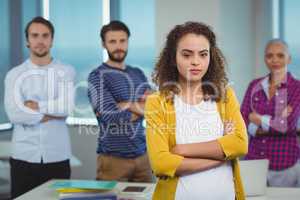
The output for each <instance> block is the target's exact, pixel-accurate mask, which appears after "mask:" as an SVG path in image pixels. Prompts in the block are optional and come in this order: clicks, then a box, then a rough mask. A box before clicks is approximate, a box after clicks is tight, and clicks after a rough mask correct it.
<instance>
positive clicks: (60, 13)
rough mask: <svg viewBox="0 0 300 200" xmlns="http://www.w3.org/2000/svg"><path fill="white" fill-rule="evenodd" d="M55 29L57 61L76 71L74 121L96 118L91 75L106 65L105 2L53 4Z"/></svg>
mask: <svg viewBox="0 0 300 200" xmlns="http://www.w3.org/2000/svg"><path fill="white" fill-rule="evenodd" d="M49 11H50V12H49V16H50V21H51V22H53V24H54V27H55V36H54V44H53V48H52V54H53V57H55V58H57V59H60V60H61V61H62V62H66V63H68V64H71V65H73V66H74V68H75V69H76V79H77V80H76V108H75V110H74V114H73V115H72V117H88V118H91V117H94V114H93V112H92V109H91V107H90V104H89V101H88V97H87V77H88V74H89V73H90V72H91V71H92V70H93V69H94V68H96V67H98V66H99V65H100V64H101V63H102V46H101V41H100V36H99V34H100V32H99V31H100V28H101V26H102V1H99V0H89V1H82V0H64V1H61V0H51V1H50V4H49Z"/></svg>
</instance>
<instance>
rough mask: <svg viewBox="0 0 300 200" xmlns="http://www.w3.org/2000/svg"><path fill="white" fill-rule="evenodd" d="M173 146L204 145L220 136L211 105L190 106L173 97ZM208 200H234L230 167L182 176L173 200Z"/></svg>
mask: <svg viewBox="0 0 300 200" xmlns="http://www.w3.org/2000/svg"><path fill="white" fill-rule="evenodd" d="M174 103H175V112H176V143H177V144H187V143H196V142H206V141H211V140H214V139H217V138H219V137H221V136H223V123H222V120H221V117H220V115H219V113H218V110H217V104H216V103H215V102H212V101H202V102H201V103H200V104H198V105H189V104H186V103H185V102H183V101H182V100H181V99H180V98H179V97H178V96H175V100H174ZM186 199H209V200H221V199H222V200H234V199H235V192H234V183H233V174H232V167H231V165H230V162H227V163H225V164H223V165H221V166H219V167H216V168H212V169H210V170H206V171H202V172H198V173H194V174H191V175H186V176H181V177H180V178H179V180H178V185H177V189H176V200H186Z"/></svg>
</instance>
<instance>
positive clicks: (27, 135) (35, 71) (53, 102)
mask: <svg viewBox="0 0 300 200" xmlns="http://www.w3.org/2000/svg"><path fill="white" fill-rule="evenodd" d="M74 78H75V71H74V69H73V67H71V66H69V65H64V64H62V63H60V62H59V61H57V60H53V61H52V62H51V63H50V64H48V65H46V66H41V67H39V66H37V65H35V64H33V63H32V62H31V60H30V59H28V60H26V61H25V62H24V63H22V64H21V65H19V66H17V67H14V68H13V69H11V70H10V71H9V72H8V73H7V75H6V77H5V94H4V104H5V110H6V113H7V115H8V118H9V119H10V121H11V123H13V124H14V129H13V137H12V157H13V158H14V159H19V160H24V161H27V162H32V163H40V162H41V159H43V162H44V163H50V162H58V161H62V160H65V159H69V158H70V156H71V147H70V138H69V134H68V128H67V125H66V123H65V120H62V119H61V120H50V121H47V122H45V123H41V120H42V118H43V117H44V115H46V114H47V115H51V116H60V117H67V116H68V114H69V113H70V112H71V110H72V109H73V105H74ZM28 100H33V101H36V102H38V104H39V108H40V110H39V111H33V110H31V109H29V108H28V107H25V106H24V102H25V101H28Z"/></svg>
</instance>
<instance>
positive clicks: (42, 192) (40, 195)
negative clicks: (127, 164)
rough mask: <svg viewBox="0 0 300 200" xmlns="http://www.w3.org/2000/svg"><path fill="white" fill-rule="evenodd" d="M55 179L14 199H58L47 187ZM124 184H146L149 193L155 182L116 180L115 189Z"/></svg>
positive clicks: (122, 186)
mask: <svg viewBox="0 0 300 200" xmlns="http://www.w3.org/2000/svg"><path fill="white" fill-rule="evenodd" d="M55 181H57V180H50V181H48V182H46V183H44V184H42V185H40V186H38V187H36V188H34V189H33V190H31V191H29V192H27V193H25V194H23V195H21V196H20V197H18V198H16V200H33V199H43V200H57V199H58V193H57V192H56V191H55V190H54V189H52V188H49V186H50V185H52V184H53V183H54V182H55ZM126 186H146V187H148V188H150V189H151V193H153V191H154V188H155V184H154V183H128V182H118V183H117V185H116V190H117V191H122V190H123V189H124V188H125V187H126ZM118 197H120V198H126V197H128V195H124V194H122V193H120V195H118ZM130 199H132V200H150V199H151V197H150V198H142V197H130Z"/></svg>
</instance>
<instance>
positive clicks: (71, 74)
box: [38, 67, 75, 117]
mask: <svg viewBox="0 0 300 200" xmlns="http://www.w3.org/2000/svg"><path fill="white" fill-rule="evenodd" d="M74 82H75V71H74V69H73V68H72V67H69V68H68V70H65V73H64V76H63V77H62V78H60V79H59V82H58V84H57V85H58V87H57V88H56V89H57V92H58V96H57V98H55V99H49V100H47V101H39V102H38V103H39V108H40V112H41V113H42V114H47V115H51V116H56V117H67V116H68V115H69V114H70V113H71V112H72V110H73V108H74V98H75V95H74Z"/></svg>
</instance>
